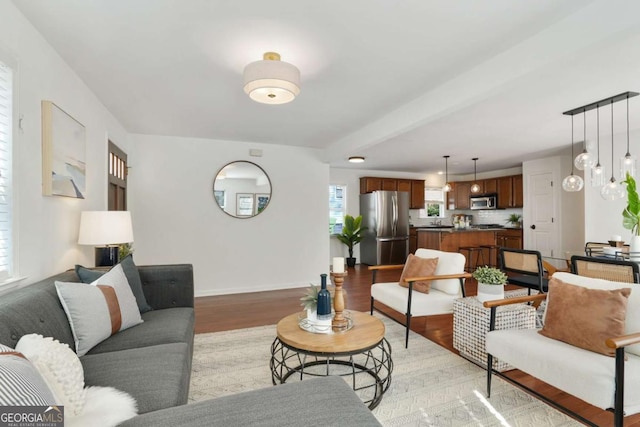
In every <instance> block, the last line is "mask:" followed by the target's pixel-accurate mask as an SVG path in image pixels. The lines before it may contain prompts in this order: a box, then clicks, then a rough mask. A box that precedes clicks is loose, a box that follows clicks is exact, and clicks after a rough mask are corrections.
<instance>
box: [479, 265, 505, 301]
mask: <svg viewBox="0 0 640 427" xmlns="http://www.w3.org/2000/svg"><path fill="white" fill-rule="evenodd" d="M472 276H473V278H474V279H476V280H477V281H478V296H477V298H478V301H480V302H484V301H490V300H494V299H503V298H504V285H505V284H506V283H507V275H506V274H504V273H503V272H502V271H500V270H498V269H497V268H493V267H488V266H486V265H485V266H484V267H478V268H476V271H474V272H473V274H472Z"/></svg>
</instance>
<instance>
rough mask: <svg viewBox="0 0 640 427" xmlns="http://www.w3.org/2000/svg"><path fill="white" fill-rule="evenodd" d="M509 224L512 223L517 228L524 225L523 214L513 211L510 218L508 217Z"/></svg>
mask: <svg viewBox="0 0 640 427" xmlns="http://www.w3.org/2000/svg"><path fill="white" fill-rule="evenodd" d="M507 224H511V225H512V226H513V227H515V228H520V227H522V216H521V215H518V214H516V213H512V214H511V215H509V219H507Z"/></svg>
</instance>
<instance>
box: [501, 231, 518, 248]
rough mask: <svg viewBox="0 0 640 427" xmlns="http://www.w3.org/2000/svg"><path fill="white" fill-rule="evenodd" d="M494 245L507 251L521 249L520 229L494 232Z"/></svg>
mask: <svg viewBox="0 0 640 427" xmlns="http://www.w3.org/2000/svg"><path fill="white" fill-rule="evenodd" d="M496 245H498V246H500V247H503V248H509V249H522V246H523V245H522V229H515V228H514V229H505V230H500V231H498V232H496Z"/></svg>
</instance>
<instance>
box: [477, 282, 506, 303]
mask: <svg viewBox="0 0 640 427" xmlns="http://www.w3.org/2000/svg"><path fill="white" fill-rule="evenodd" d="M477 298H478V301H480V302H485V301H491V300H495V299H504V285H487V284H486V283H478V296H477Z"/></svg>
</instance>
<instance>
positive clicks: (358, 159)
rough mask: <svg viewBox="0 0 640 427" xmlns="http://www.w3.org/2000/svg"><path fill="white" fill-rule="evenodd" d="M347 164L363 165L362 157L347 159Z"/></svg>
mask: <svg viewBox="0 0 640 427" xmlns="http://www.w3.org/2000/svg"><path fill="white" fill-rule="evenodd" d="M349 162H351V163H364V157H362V156H351V157H349Z"/></svg>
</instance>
